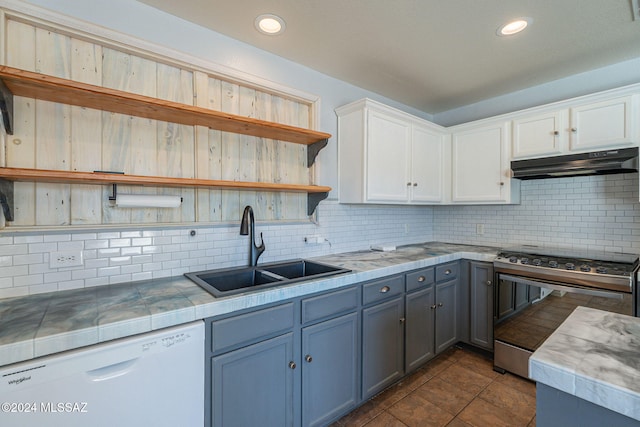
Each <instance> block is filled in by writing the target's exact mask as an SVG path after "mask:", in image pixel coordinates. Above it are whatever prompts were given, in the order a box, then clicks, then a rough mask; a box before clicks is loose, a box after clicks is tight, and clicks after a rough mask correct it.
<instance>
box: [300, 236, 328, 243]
mask: <svg viewBox="0 0 640 427" xmlns="http://www.w3.org/2000/svg"><path fill="white" fill-rule="evenodd" d="M304 242H305V243H323V242H324V237H322V236H309V237H305V238H304Z"/></svg>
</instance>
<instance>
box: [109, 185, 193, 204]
mask: <svg viewBox="0 0 640 427" xmlns="http://www.w3.org/2000/svg"><path fill="white" fill-rule="evenodd" d="M129 196H132V194H129ZM154 198H172V199H173V198H175V196H167V195H164V196H163V195H157V196H154ZM109 201H110V202H114V203H115V204H116V205H117V203H118V184H111V195H110V196H109ZM182 202H183V198H182V197H180V204H181V203H182ZM180 204H178V205H177V206H170V207H178V206H180ZM136 207H166V206H163V204H160V205H157V204H155V203H149V204H145V203H140V205H139V206H136Z"/></svg>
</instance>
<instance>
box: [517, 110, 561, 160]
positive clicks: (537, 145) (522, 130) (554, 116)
mask: <svg viewBox="0 0 640 427" xmlns="http://www.w3.org/2000/svg"><path fill="white" fill-rule="evenodd" d="M566 115H567V114H566V111H556V112H552V113H547V114H542V115H539V116H534V117H524V118H521V119H517V120H514V121H513V147H512V151H511V153H512V158H514V159H519V158H524V157H535V156H544V155H550V154H559V153H561V152H562V149H563V145H564V140H565V138H566V131H565V129H566V125H565V121H566V120H564V119H565V117H566Z"/></svg>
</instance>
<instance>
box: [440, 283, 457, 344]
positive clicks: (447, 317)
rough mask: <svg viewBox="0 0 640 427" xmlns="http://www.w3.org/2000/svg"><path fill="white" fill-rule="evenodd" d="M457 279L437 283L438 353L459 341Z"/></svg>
mask: <svg viewBox="0 0 640 427" xmlns="http://www.w3.org/2000/svg"><path fill="white" fill-rule="evenodd" d="M457 284H458V280H457V279H451V280H448V281H446V282H443V283H437V284H436V309H435V312H436V354H438V353H440V352H442V351H444V350H446V349H447V348H449V347H451V346H452V345H453V344H455V343H456V342H457V341H458V315H457V313H458V297H457V296H458V292H457Z"/></svg>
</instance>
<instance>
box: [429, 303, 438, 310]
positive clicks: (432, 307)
mask: <svg viewBox="0 0 640 427" xmlns="http://www.w3.org/2000/svg"><path fill="white" fill-rule="evenodd" d="M429 308H430V309H431V310H435V309H436V308H437V306H436V305H435V304H433V305H432V306H431V307H429Z"/></svg>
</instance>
